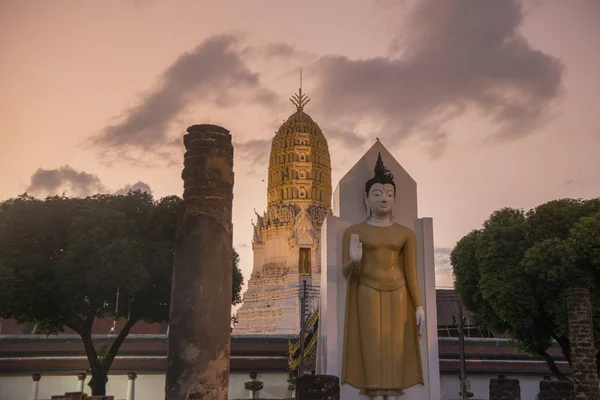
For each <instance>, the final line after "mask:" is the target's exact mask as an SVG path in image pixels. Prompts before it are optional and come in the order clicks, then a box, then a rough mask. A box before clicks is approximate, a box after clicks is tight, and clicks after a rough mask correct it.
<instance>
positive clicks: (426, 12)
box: [0, 0, 600, 287]
mask: <svg viewBox="0 0 600 400" xmlns="http://www.w3.org/2000/svg"><path fill="white" fill-rule="evenodd" d="M598 21H600V2H599V1H597V0H573V1H562V0H548V1H533V0H531V1H523V2H518V1H516V0H503V1H497V0H464V1H460V0H444V1H436V0H421V1H407V0H362V1H357V0H344V1H341V0H339V1H302V2H298V1H294V2H292V1H273V0H271V1H266V0H253V1H222V0H221V1H202V0H198V1H158V0H118V1H117V0H113V1H87V2H83V1H79V0H77V1H67V0H61V1H47V0H40V1H33V0H31V1H25V0H12V1H11V0H0V88H1V90H0V121H1V123H2V129H1V131H0V132H1V133H0V200H4V199H7V198H10V197H14V196H17V195H19V194H22V193H24V192H26V191H27V192H29V193H31V194H33V195H36V196H40V197H42V196H45V195H47V194H56V193H66V194H69V195H76V196H85V195H89V194H93V193H98V192H103V193H115V192H119V191H120V190H123V189H125V190H127V189H128V188H130V187H137V188H142V189H146V190H150V191H151V192H152V193H153V195H154V196H155V197H157V198H158V197H163V196H166V195H170V194H177V195H181V194H182V181H181V178H180V174H181V168H182V159H183V146H182V135H183V134H184V132H185V129H186V128H187V127H188V126H190V125H193V124H198V123H213V124H218V125H221V126H223V127H225V128H227V129H229V130H230V131H231V132H232V134H233V137H234V140H235V145H236V146H235V173H236V177H235V178H236V183H235V198H234V210H233V221H234V244H235V246H236V248H237V250H238V251H239V253H240V256H241V260H242V261H241V265H242V270H243V272H244V275H245V277H246V278H247V277H248V276H249V275H250V272H251V268H252V251H251V248H250V241H251V238H252V226H251V224H250V221H251V219H252V217H253V215H254V214H253V209H256V210H257V211H259V212H261V211H262V210H264V208H265V206H266V177H267V166H268V152H269V147H270V140H271V139H272V137H273V135H274V131H275V130H277V128H278V127H279V125H280V124H281V123H282V122H283V121H284V120H285V119H286V118H287V117H288V116H289V115H290V114H292V113H293V112H294V111H295V109H294V107H293V106H292V104H290V103H289V101H288V98H289V97H290V96H291V95H292V94H293V93H294V92H296V91H297V89H298V80H299V70H300V68H302V69H303V71H304V83H303V90H304V91H305V92H306V93H307V94H308V95H309V96H310V97H311V99H312V101H311V102H310V104H309V105H308V106H307V108H306V112H307V113H308V114H310V115H311V116H312V117H313V119H314V120H315V121H316V122H317V123H318V124H319V125H320V126H321V128H322V130H323V132H324V134H325V136H326V138H327V139H328V141H329V148H330V152H331V160H332V167H333V185H334V187H335V185H336V183H337V182H338V181H339V179H340V178H341V177H342V176H343V174H345V172H346V171H347V170H348V169H349V168H350V167H351V166H352V165H353V164H354V163H355V162H356V161H357V160H358V159H359V158H360V157H361V156H362V154H363V153H364V152H365V151H366V150H367V149H368V148H369V147H370V146H371V145H372V144H373V142H374V141H375V138H376V137H378V138H380V140H381V141H382V143H383V144H384V145H385V146H386V147H387V148H388V149H389V150H390V151H391V152H392V154H394V155H395V157H396V158H397V159H398V161H399V162H400V163H401V164H402V165H403V167H404V168H405V169H406V170H407V171H408V172H409V173H410V174H411V175H412V177H413V178H414V179H415V180H416V181H417V185H418V191H419V214H420V216H426V217H432V218H433V219H434V229H435V245H436V248H437V257H436V258H437V269H438V275H437V277H438V286H440V287H447V286H450V285H451V284H452V277H451V267H450V264H449V260H448V254H449V252H450V250H451V249H452V247H453V246H454V245H455V243H456V242H457V240H459V239H460V238H461V237H462V236H463V235H465V234H467V233H468V232H469V231H471V230H473V229H477V228H479V227H480V226H481V224H482V222H483V221H484V220H485V219H486V218H487V217H488V216H489V214H490V213H491V212H493V211H494V210H496V209H498V208H501V207H504V206H511V207H518V208H525V209H528V208H532V207H535V206H536V205H538V204H540V203H543V202H546V201H549V200H553V199H556V198H562V197H575V198H591V197H598V196H600V179H598V173H599V171H600V157H599V155H598V153H599V150H600V108H599V104H600V79H599V75H600V72H599V71H600V23H599V22H598Z"/></svg>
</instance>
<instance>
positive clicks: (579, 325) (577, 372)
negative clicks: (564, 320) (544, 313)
mask: <svg viewBox="0 0 600 400" xmlns="http://www.w3.org/2000/svg"><path fill="white" fill-rule="evenodd" d="M566 295H567V307H568V310H569V340H570V342H571V362H572V365H571V370H572V373H573V386H574V396H573V398H574V399H575V400H600V390H599V388H598V377H597V372H596V348H595V347H594V330H593V323H592V303H591V301H590V293H589V291H588V290H587V289H568V290H566Z"/></svg>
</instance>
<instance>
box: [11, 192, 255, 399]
mask: <svg viewBox="0 0 600 400" xmlns="http://www.w3.org/2000/svg"><path fill="white" fill-rule="evenodd" d="M181 210H182V201H181V199H180V198H179V197H176V196H171V197H165V198H163V199H160V200H158V201H154V200H153V198H152V196H151V195H149V194H147V193H141V192H139V191H136V192H130V193H129V194H128V195H124V196H121V195H97V196H93V197H88V198H85V199H77V198H67V197H58V196H55V197H48V198H47V199H45V200H38V199H35V198H33V197H30V196H28V195H22V196H20V197H17V198H15V199H10V200H6V201H4V202H2V203H0V316H1V317H3V318H14V319H16V320H18V321H20V322H35V323H36V324H37V326H38V331H40V332H43V333H54V332H60V331H63V329H64V327H65V326H66V327H68V328H70V329H72V330H74V331H75V332H77V334H79V336H81V339H82V341H83V345H84V348H85V351H86V355H87V358H88V361H89V365H90V371H91V375H92V379H91V381H90V383H89V385H90V388H91V390H92V394H95V395H98V394H105V391H106V382H107V381H108V377H107V375H108V372H109V370H110V368H111V365H112V363H113V361H114V359H115V356H116V355H117V352H118V350H119V348H120V346H121V345H122V344H123V342H124V341H125V338H126V337H127V335H128V334H129V332H130V330H131V328H132V327H133V326H134V325H135V323H136V322H138V321H146V322H163V321H168V318H169V302H170V297H171V276H172V271H173V254H174V239H175V232H176V229H177V226H178V220H179V215H180V211H181ZM233 257H234V259H233V264H234V273H233V296H232V303H233V304H237V303H239V302H240V301H241V299H240V291H241V286H242V280H243V277H242V275H241V271H240V270H239V256H238V254H237V253H236V252H235V249H234V252H233ZM117 291H118V292H119V300H118V301H117V296H116V293H117ZM105 317H110V318H125V319H127V321H126V323H125V326H124V327H123V329H122V330H121V331H120V332H118V334H117V335H116V336H115V338H114V340H113V342H112V343H111V344H110V346H107V347H106V348H96V347H95V346H94V343H93V340H92V326H93V324H94V321H95V320H96V319H97V318H105Z"/></svg>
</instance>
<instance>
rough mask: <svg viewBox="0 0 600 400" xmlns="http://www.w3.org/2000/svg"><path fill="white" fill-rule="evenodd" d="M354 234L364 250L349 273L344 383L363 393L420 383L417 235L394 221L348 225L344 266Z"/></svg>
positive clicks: (393, 391) (396, 390)
mask: <svg viewBox="0 0 600 400" xmlns="http://www.w3.org/2000/svg"><path fill="white" fill-rule="evenodd" d="M353 234H357V235H358V236H359V238H360V241H361V242H362V248H363V254H362V259H361V261H360V262H359V263H358V264H357V265H355V266H354V267H353V269H352V272H351V273H350V275H349V276H348V291H347V295H346V318H345V326H344V353H343V363H342V377H341V378H342V383H347V384H349V385H351V386H353V387H355V388H357V389H360V391H361V394H363V395H367V396H378V395H390V396H398V395H402V394H403V393H404V392H403V391H402V389H406V388H409V387H411V386H414V385H416V384H419V383H420V384H423V383H424V382H423V369H422V365H421V351H420V346H419V331H418V327H417V324H416V313H415V311H416V307H418V306H421V305H422V301H421V296H420V293H419V286H418V280H417V265H416V253H417V250H416V249H417V246H416V237H415V234H414V232H413V231H412V230H411V229H410V228H407V227H405V226H402V225H398V224H393V225H391V226H389V227H379V226H373V225H369V224H368V223H366V222H364V223H360V224H356V225H352V226H350V227H349V228H347V229H346V231H345V232H344V237H343V248H342V251H343V255H342V259H343V265H348V263H349V261H350V255H349V248H350V237H351V235H353Z"/></svg>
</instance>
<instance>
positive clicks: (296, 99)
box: [290, 69, 310, 113]
mask: <svg viewBox="0 0 600 400" xmlns="http://www.w3.org/2000/svg"><path fill="white" fill-rule="evenodd" d="M290 101H291V102H292V104H293V105H295V106H296V110H298V111H300V112H301V113H302V111H303V110H304V106H305V105H307V104H308V102H309V101H310V99H309V98H308V97H306V95H304V93H302V69H300V88H299V89H298V93H296V94H294V95H293V96H292V97H291V98H290Z"/></svg>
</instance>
